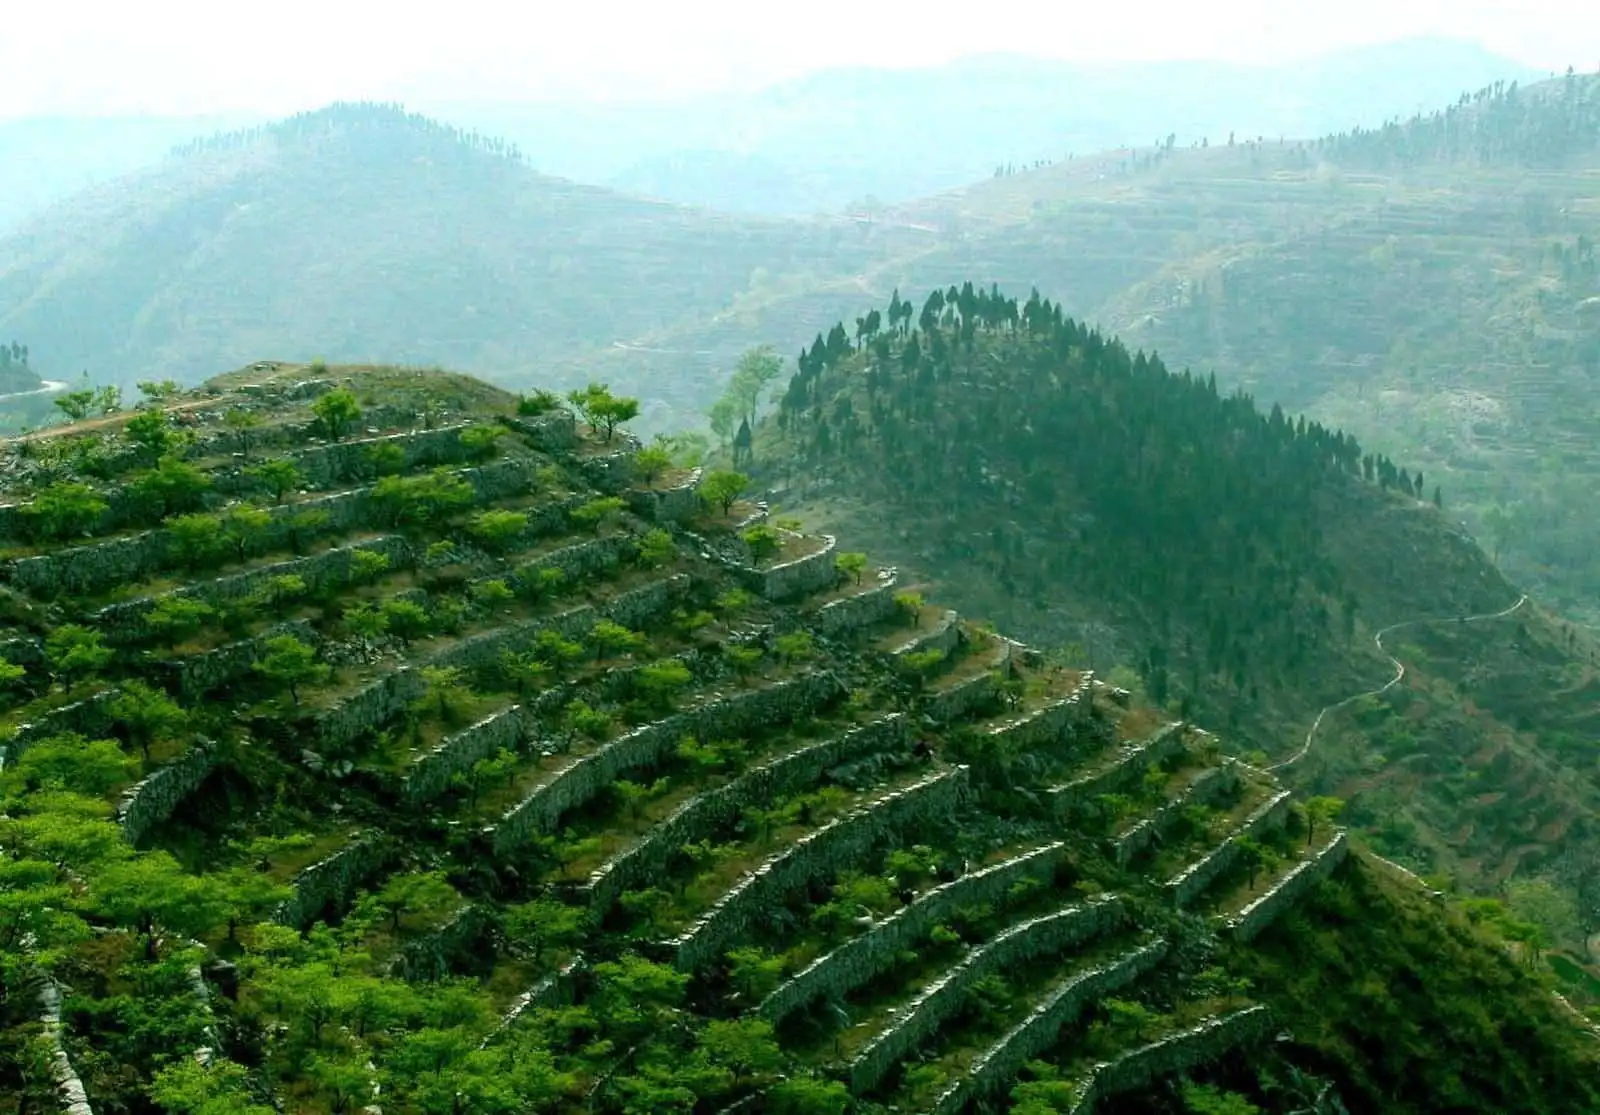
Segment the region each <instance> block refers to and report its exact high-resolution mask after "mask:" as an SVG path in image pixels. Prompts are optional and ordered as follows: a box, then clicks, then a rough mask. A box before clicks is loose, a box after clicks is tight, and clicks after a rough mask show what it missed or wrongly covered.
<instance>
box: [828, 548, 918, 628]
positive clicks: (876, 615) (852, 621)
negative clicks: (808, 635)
mask: <svg viewBox="0 0 1600 1115" xmlns="http://www.w3.org/2000/svg"><path fill="white" fill-rule="evenodd" d="M834 560H835V561H837V560H838V559H837V558H835V559H834ZM899 585H900V573H899V571H898V570H895V569H883V570H880V571H879V572H878V580H877V583H876V584H874V585H872V586H871V587H869V588H864V589H862V590H861V591H860V592H856V593H852V594H851V595H849V596H842V597H840V598H839V599H838V600H830V601H828V602H827V603H826V604H824V605H823V606H822V607H820V608H818V609H817V610H816V611H815V612H813V613H812V614H811V616H810V619H809V622H810V624H811V627H812V629H813V630H815V631H816V632H817V634H819V635H833V636H837V635H844V634H847V633H849V632H851V631H858V630H860V629H861V628H863V627H871V626H872V625H873V624H876V623H882V622H883V621H884V620H886V619H888V618H889V617H890V616H892V615H894V612H895V602H894V598H895V595H896V591H897V590H898V588H899Z"/></svg>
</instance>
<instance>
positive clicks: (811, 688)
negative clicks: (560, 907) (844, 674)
mask: <svg viewBox="0 0 1600 1115" xmlns="http://www.w3.org/2000/svg"><path fill="white" fill-rule="evenodd" d="M843 691H844V686H843V685H842V684H841V683H840V682H839V680H838V679H837V678H836V677H834V676H833V675H832V674H829V673H813V674H805V675H802V676H801V677H798V678H795V679H793V680H790V681H785V682H779V683H777V684H775V685H770V686H766V687H764V688H761V689H753V690H750V691H748V692H745V693H735V694H733V695H731V696H727V697H713V698H711V699H710V700H708V701H706V702H705V703H704V704H702V705H701V706H700V707H699V708H696V709H692V710H690V711H686V712H681V713H677V714H675V715H673V716H669V717H667V718H666V719H665V720H658V721H656V722H655V723H654V724H646V725H645V726H643V727H641V728H636V729H634V730H633V731H631V732H629V733H627V734H626V735H623V736H620V737H619V738H617V739H614V740H612V741H611V742H609V743H607V744H604V745H602V746H601V747H599V748H597V749H595V750H594V751H591V752H590V753H588V754H587V755H584V756H581V757H579V758H576V759H573V760H572V761H571V762H569V763H568V764H567V765H566V766H565V767H563V768H562V769H561V770H559V771H557V772H555V773H554V774H552V775H551V776H550V777H549V778H548V779H546V780H545V781H544V782H543V783H541V784H540V785H539V786H538V787H537V788H536V789H534V790H533V792H532V793H530V794H529V795H528V796H527V797H526V798H524V799H523V800H522V801H521V802H519V803H518V804H517V805H516V806H514V807H513V808H512V809H511V810H510V811H509V812H507V813H506V815H505V816H504V817H502V818H501V820H500V823H499V824H497V825H496V826H495V827H494V830H493V840H494V850H495V854H496V855H505V854H506V853H507V852H509V851H510V850H511V849H512V848H514V847H516V846H517V845H518V844H521V843H523V842H525V841H526V840H527V839H528V838H529V837H530V836H532V835H533V834H535V833H543V832H549V831H550V830H551V829H552V828H553V827H554V826H555V824H556V822H557V821H558V820H559V819H560V818H561V816H562V814H564V813H566V812H567V811H568V810H571V809H576V808H578V807H579V806H581V805H584V804H586V803H588V802H590V801H593V800H594V798H595V795H597V794H598V793H599V792H600V791H601V790H603V789H604V788H605V787H607V786H609V785H611V784H612V783H613V782H615V781H616V780H617V778H618V777H620V776H621V775H623V774H625V773H627V772H628V771H632V770H638V769H641V768H646V767H651V766H654V765H655V764H657V763H659V762H660V761H661V760H662V758H663V757H664V756H665V755H666V754H667V753H668V752H669V751H670V750H671V749H672V748H674V747H676V746H677V744H678V741H679V740H681V739H682V738H683V737H684V736H695V737H696V738H701V739H706V738H712V737H728V736H737V735H739V734H740V733H742V732H745V731H748V730H749V729H751V728H754V727H756V726H759V725H768V724H782V723H789V722H792V721H793V720H795V719H796V718H798V717H801V716H805V715H807V714H809V713H811V712H812V711H814V710H815V709H817V708H819V707H820V706H821V705H823V704H824V703H826V702H827V701H829V700H831V699H833V698H834V697H836V696H838V695H840V694H841V693H843Z"/></svg>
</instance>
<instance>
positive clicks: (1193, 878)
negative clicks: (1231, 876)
mask: <svg viewBox="0 0 1600 1115" xmlns="http://www.w3.org/2000/svg"><path fill="white" fill-rule="evenodd" d="M1293 797H1294V795H1293V794H1292V793H1290V792H1289V791H1288V790H1280V791H1279V792H1278V793H1276V794H1274V795H1273V796H1272V797H1271V798H1269V799H1267V801H1266V802H1265V803H1263V804H1262V805H1261V807H1260V808H1258V809H1257V810H1256V811H1255V812H1253V813H1251V814H1250V816H1248V817H1246V818H1245V819H1244V821H1243V822H1241V823H1240V825H1239V827H1238V828H1237V829H1235V830H1234V831H1233V832H1232V833H1231V834H1230V835H1229V836H1228V838H1227V839H1226V840H1224V841H1223V842H1222V843H1221V844H1219V845H1217V847H1215V848H1213V849H1212V850H1211V852H1210V853H1209V854H1207V855H1206V856H1205V857H1203V858H1202V859H1200V860H1197V861H1196V862H1194V863H1192V864H1190V865H1189V866H1188V867H1186V868H1184V869H1183V870H1182V871H1180V872H1179V873H1178V874H1177V875H1175V876H1173V878H1172V879H1170V880H1168V882H1167V894H1168V896H1169V897H1170V898H1171V899H1172V904H1173V905H1174V906H1176V907H1177V908H1178V909H1180V910H1181V909H1183V907H1185V906H1187V905H1188V904H1189V903H1190V902H1193V901H1194V900H1195V898H1197V897H1198V896H1199V895H1200V893H1201V892H1202V891H1204V890H1205V889H1206V888H1207V887H1209V886H1210V885H1211V883H1212V881H1213V880H1214V879H1216V877H1217V876H1218V875H1221V874H1222V873H1223V872H1224V871H1227V870H1228V869H1229V868H1230V867H1232V866H1233V865H1234V864H1236V863H1238V862H1239V856H1240V855H1241V854H1242V853H1243V849H1242V848H1241V847H1240V846H1239V841H1240V840H1241V839H1250V838H1252V837H1254V836H1255V834H1256V833H1258V832H1264V831H1266V830H1267V829H1269V828H1273V827H1276V826H1278V825H1281V824H1283V822H1284V820H1285V818H1287V817H1288V815H1289V805H1290V802H1291V800H1292V799H1293Z"/></svg>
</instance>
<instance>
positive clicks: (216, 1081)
mask: <svg viewBox="0 0 1600 1115" xmlns="http://www.w3.org/2000/svg"><path fill="white" fill-rule="evenodd" d="M150 1098H151V1099H153V1100H155V1101H156V1102H157V1103H159V1104H160V1105H161V1107H162V1109H163V1110H165V1111H168V1112H170V1113H171V1115H274V1112H275V1111H276V1109H275V1108H273V1107H271V1106H269V1105H267V1104H262V1103H256V1102H255V1101H254V1099H253V1098H252V1095H251V1087H250V1076H249V1073H248V1072H247V1070H246V1069H245V1067H244V1066H243V1065H241V1064H238V1063H237V1062H234V1061H229V1060H226V1059H224V1058H221V1057H216V1058H213V1059H212V1060H210V1061H209V1062H207V1063H206V1064H203V1065H202V1064H201V1063H200V1062H199V1061H196V1060H195V1059H194V1058H192V1057H178V1058H176V1059H174V1060H172V1061H170V1062H169V1063H167V1064H166V1065H164V1066H162V1067H160V1068H158V1069H157V1070H156V1073H155V1079H154V1080H153V1081H152V1082H151V1084H150Z"/></svg>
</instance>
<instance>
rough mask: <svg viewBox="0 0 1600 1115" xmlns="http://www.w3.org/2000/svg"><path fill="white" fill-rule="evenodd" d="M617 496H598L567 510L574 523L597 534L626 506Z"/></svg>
mask: <svg viewBox="0 0 1600 1115" xmlns="http://www.w3.org/2000/svg"><path fill="white" fill-rule="evenodd" d="M627 506H628V505H627V503H626V502H625V501H624V500H622V499H621V498H620V497H619V496H599V497H597V498H595V499H591V500H590V501H589V502H588V503H585V504H584V505H583V506H581V507H578V508H575V509H574V510H573V511H571V512H569V514H568V517H569V518H571V520H572V521H573V523H574V524H576V525H577V526H580V527H583V528H585V529H587V530H592V531H593V532H594V533H596V534H599V533H600V531H601V530H602V529H603V528H604V526H605V525H606V524H607V523H608V522H610V521H611V519H612V518H613V517H614V516H616V515H618V514H620V513H621V512H622V511H624V510H625V509H626V508H627Z"/></svg>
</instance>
